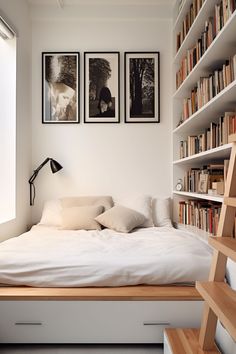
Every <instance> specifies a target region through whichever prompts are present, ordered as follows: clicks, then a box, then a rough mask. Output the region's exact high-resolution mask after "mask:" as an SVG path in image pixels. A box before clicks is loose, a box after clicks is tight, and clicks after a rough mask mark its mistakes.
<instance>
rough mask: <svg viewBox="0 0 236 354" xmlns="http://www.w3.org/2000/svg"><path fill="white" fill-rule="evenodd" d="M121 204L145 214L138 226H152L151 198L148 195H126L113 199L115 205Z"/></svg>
mask: <svg viewBox="0 0 236 354" xmlns="http://www.w3.org/2000/svg"><path fill="white" fill-rule="evenodd" d="M117 204H118V205H123V206H124V207H126V208H130V209H133V210H135V211H137V212H138V213H140V214H142V215H143V216H145V221H144V222H143V223H142V224H141V225H139V226H140V227H152V226H154V224H153V220H152V198H151V196H149V195H141V196H132V197H131V196H127V197H120V198H117V199H115V205H117Z"/></svg>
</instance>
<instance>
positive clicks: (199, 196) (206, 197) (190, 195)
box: [173, 191, 223, 203]
mask: <svg viewBox="0 0 236 354" xmlns="http://www.w3.org/2000/svg"><path fill="white" fill-rule="evenodd" d="M173 193H174V194H176V195H179V196H182V197H187V198H196V199H204V200H209V201H211V202H219V203H222V202H223V196H222V195H210V194H200V193H191V192H182V191H180V192H178V191H173Z"/></svg>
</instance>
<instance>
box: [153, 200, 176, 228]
mask: <svg viewBox="0 0 236 354" xmlns="http://www.w3.org/2000/svg"><path fill="white" fill-rule="evenodd" d="M152 216H153V222H154V225H155V226H167V227H172V222H171V216H170V198H164V199H161V198H153V199H152Z"/></svg>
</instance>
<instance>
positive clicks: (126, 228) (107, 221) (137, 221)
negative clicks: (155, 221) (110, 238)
mask: <svg viewBox="0 0 236 354" xmlns="http://www.w3.org/2000/svg"><path fill="white" fill-rule="evenodd" d="M95 220H96V221H98V222H99V223H100V224H102V225H103V226H105V227H107V228H109V229H112V230H115V231H118V232H130V231H131V230H133V229H134V228H135V227H138V226H140V225H142V224H143V223H144V221H145V216H144V215H142V214H140V213H138V212H137V211H135V210H132V209H129V208H126V207H124V206H122V205H116V206H114V207H113V208H111V209H109V210H107V211H105V213H103V214H101V215H99V216H97V217H96V218H95Z"/></svg>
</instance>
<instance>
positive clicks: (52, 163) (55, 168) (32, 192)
mask: <svg viewBox="0 0 236 354" xmlns="http://www.w3.org/2000/svg"><path fill="white" fill-rule="evenodd" d="M48 161H50V166H51V170H52V173H56V172H58V171H60V170H61V169H62V168H63V167H62V166H61V165H60V164H59V162H57V161H56V160H53V159H52V158H51V157H47V158H46V159H45V160H44V161H43V163H41V165H40V166H39V167H38V168H36V170H34V173H33V174H32V176H31V177H30V179H29V184H30V205H34V199H35V185H34V180H35V178H36V177H37V176H38V173H39V171H40V170H41V168H42V167H43V166H44V165H46V163H48Z"/></svg>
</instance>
